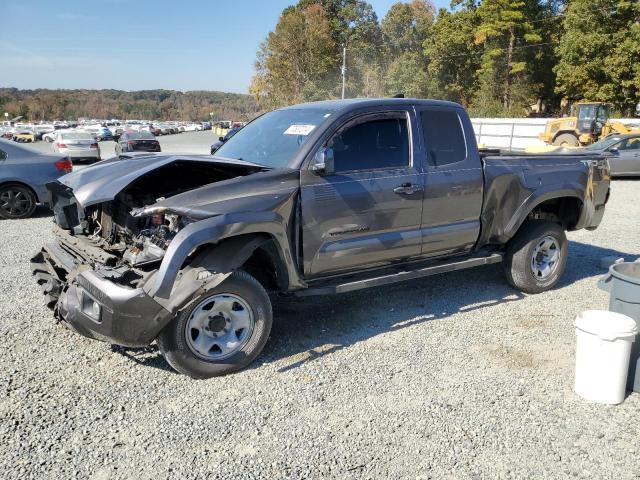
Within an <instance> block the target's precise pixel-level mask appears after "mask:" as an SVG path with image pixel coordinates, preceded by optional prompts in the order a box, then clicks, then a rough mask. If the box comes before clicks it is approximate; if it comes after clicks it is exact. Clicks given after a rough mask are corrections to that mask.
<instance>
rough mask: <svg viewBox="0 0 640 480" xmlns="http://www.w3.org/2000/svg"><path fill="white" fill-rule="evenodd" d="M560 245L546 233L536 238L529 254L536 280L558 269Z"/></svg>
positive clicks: (542, 278)
mask: <svg viewBox="0 0 640 480" xmlns="http://www.w3.org/2000/svg"><path fill="white" fill-rule="evenodd" d="M560 255H561V252H560V245H559V244H558V241H557V240H556V239H555V238H554V237H552V236H550V235H547V236H546V237H543V238H541V239H540V240H538V243H537V244H536V246H535V247H534V249H533V253H532V255H531V271H532V273H533V276H534V277H535V278H536V279H538V280H546V279H548V278H549V277H551V276H552V275H553V274H554V273H555V271H556V270H557V269H558V265H559V263H560Z"/></svg>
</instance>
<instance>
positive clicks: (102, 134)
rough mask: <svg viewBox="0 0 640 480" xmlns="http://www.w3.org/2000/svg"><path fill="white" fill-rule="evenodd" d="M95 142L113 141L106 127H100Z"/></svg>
mask: <svg viewBox="0 0 640 480" xmlns="http://www.w3.org/2000/svg"><path fill="white" fill-rule="evenodd" d="M96 140H98V141H99V142H103V141H105V140H113V133H111V130H109V129H108V128H107V127H100V129H99V130H98V133H97V134H96Z"/></svg>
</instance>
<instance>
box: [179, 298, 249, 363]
mask: <svg viewBox="0 0 640 480" xmlns="http://www.w3.org/2000/svg"><path fill="white" fill-rule="evenodd" d="M254 328H255V320H254V315H253V311H252V310H251V308H250V307H249V304H248V303H247V302H246V300H244V299H243V298H241V297H239V296H238V295H232V294H217V295H213V296H211V297H208V298H206V299H204V300H203V301H202V302H200V303H199V304H198V305H197V306H196V307H195V308H194V309H193V310H192V311H191V314H190V315H189V319H188V320H187V323H186V325H185V338H186V340H187V345H188V347H189V349H190V350H191V351H192V352H193V353H194V354H195V355H196V356H198V357H200V358H203V359H205V360H208V361H219V360H224V359H226V358H229V357H230V356H232V355H234V354H236V353H237V352H238V351H240V350H241V349H242V348H243V347H244V346H245V345H246V344H247V342H248V341H249V339H250V338H251V334H252V333H253V329H254Z"/></svg>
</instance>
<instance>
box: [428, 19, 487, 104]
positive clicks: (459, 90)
mask: <svg viewBox="0 0 640 480" xmlns="http://www.w3.org/2000/svg"><path fill="white" fill-rule="evenodd" d="M477 27H478V16H477V14H476V11H475V9H474V8H461V9H459V10H457V11H455V12H449V11H448V10H445V9H441V10H440V11H439V12H438V16H437V18H436V22H435V23H434V25H433V28H432V29H431V32H430V35H429V37H428V38H427V39H426V40H425V41H424V44H423V46H424V51H425V56H426V58H427V59H428V61H429V65H428V68H427V71H428V75H429V82H430V88H429V93H430V94H431V95H433V96H434V97H436V98H444V99H448V100H453V101H455V102H459V103H461V104H463V105H464V106H465V107H469V106H470V105H471V103H472V100H473V98H474V96H475V94H476V91H477V88H478V86H477V83H478V82H477V71H478V70H479V69H480V57H481V54H482V46H481V45H480V44H477V43H476V42H475V41H474V39H475V32H476V29H477Z"/></svg>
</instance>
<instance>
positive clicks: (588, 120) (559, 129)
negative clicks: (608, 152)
mask: <svg viewBox="0 0 640 480" xmlns="http://www.w3.org/2000/svg"><path fill="white" fill-rule="evenodd" d="M610 111H611V105H609V104H608V103H602V102H578V103H575V104H574V105H573V107H572V109H571V113H572V116H570V117H564V118H554V119H552V120H549V121H548V122H547V126H546V127H545V129H544V132H543V133H541V134H540V135H538V137H539V138H540V140H542V141H543V142H545V143H546V144H548V145H558V146H562V147H579V146H581V145H590V144H591V143H593V142H595V141H597V140H599V139H600V138H603V137H606V136H608V135H611V134H614V133H618V134H624V133H633V132H637V131H640V129H631V128H629V127H627V126H625V125H624V124H623V123H621V122H611V121H610V120H609V113H610Z"/></svg>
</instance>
